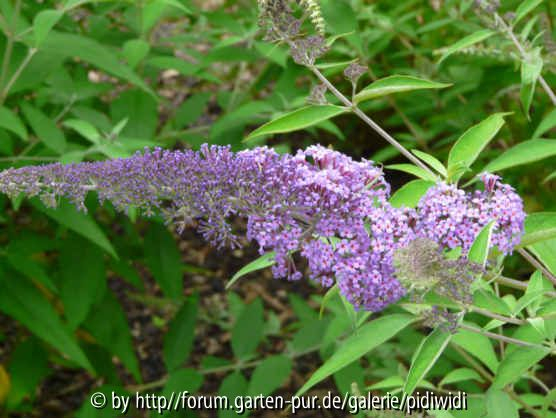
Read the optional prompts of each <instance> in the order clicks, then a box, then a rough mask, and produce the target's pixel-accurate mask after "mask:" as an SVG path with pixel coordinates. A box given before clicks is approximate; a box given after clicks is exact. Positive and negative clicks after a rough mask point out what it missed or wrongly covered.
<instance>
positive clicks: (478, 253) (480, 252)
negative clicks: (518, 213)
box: [467, 221, 495, 267]
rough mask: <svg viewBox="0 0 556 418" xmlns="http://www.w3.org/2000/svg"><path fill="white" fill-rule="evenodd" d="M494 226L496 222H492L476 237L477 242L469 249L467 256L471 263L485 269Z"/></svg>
mask: <svg viewBox="0 0 556 418" xmlns="http://www.w3.org/2000/svg"><path fill="white" fill-rule="evenodd" d="M494 226H495V222H494V221H491V222H489V223H488V224H487V225H485V226H484V227H483V229H481V232H479V233H478V234H477V236H476V237H475V241H473V244H472V245H471V248H469V253H468V254H467V258H469V260H470V261H473V262H475V263H477V264H480V265H481V266H483V267H485V265H486V262H487V258H488V252H489V249H490V242H491V238H492V231H493V229H494Z"/></svg>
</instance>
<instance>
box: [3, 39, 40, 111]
mask: <svg viewBox="0 0 556 418" xmlns="http://www.w3.org/2000/svg"><path fill="white" fill-rule="evenodd" d="M36 53H37V49H36V48H29V51H28V52H27V55H26V56H25V58H24V59H23V61H22V62H21V64H20V65H19V67H18V68H17V70H16V71H15V73H14V74H13V75H12V78H10V81H8V83H7V84H6V86H5V87H4V88H3V89H2V92H1V93H0V105H2V104H3V103H4V101H5V100H6V98H7V97H8V94H9V93H10V90H11V88H12V87H13V85H14V84H15V82H16V81H17V79H18V78H19V76H20V75H21V73H22V72H23V70H24V69H25V67H27V65H28V64H29V62H30V61H31V59H32V58H33V56H34V55H35V54H36Z"/></svg>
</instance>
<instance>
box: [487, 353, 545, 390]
mask: <svg viewBox="0 0 556 418" xmlns="http://www.w3.org/2000/svg"><path fill="white" fill-rule="evenodd" d="M548 353H550V349H548V348H546V349H543V348H537V347H517V348H516V349H515V350H513V351H512V352H511V353H509V354H507V355H506V356H505V357H504V359H503V360H502V361H501V362H500V365H499V366H498V371H497V373H496V376H494V381H493V382H492V387H493V388H495V389H503V388H504V387H505V386H506V385H509V384H511V383H515V382H517V381H518V380H519V379H520V378H522V377H523V375H524V374H525V372H526V371H527V370H528V369H529V368H530V367H532V366H534V365H535V364H537V363H538V362H539V361H541V360H542V359H543V358H545V357H546V356H547V355H548Z"/></svg>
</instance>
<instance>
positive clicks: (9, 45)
mask: <svg viewBox="0 0 556 418" xmlns="http://www.w3.org/2000/svg"><path fill="white" fill-rule="evenodd" d="M20 9H21V0H17V1H16V2H15V8H14V12H13V16H12V22H11V25H10V27H9V28H6V30H9V33H8V34H7V35H8V39H7V41H6V49H5V50H4V58H3V60H2V72H1V73H0V88H3V87H4V80H5V79H6V77H7V75H8V70H9V68H10V61H11V59H12V51H13V46H14V36H15V35H14V34H15V29H16V27H17V20H18V19H19V11H20ZM6 23H7V22H6ZM2 103H3V100H1V99H0V105H1V104H2Z"/></svg>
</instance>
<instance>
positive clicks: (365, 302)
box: [0, 144, 524, 311]
mask: <svg viewBox="0 0 556 418" xmlns="http://www.w3.org/2000/svg"><path fill="white" fill-rule="evenodd" d="M483 181H484V183H485V190H484V191H477V192H475V193H465V192H463V191H461V190H458V189H457V188H456V187H455V186H449V185H446V184H443V183H441V184H439V185H437V186H435V187H433V188H431V189H430V190H429V192H428V193H427V194H426V196H425V197H424V198H423V199H422V200H421V202H420V203H419V206H418V208H417V210H413V209H407V208H394V207H392V206H391V205H390V204H389V203H388V198H389V196H390V186H389V184H388V183H387V182H386V181H385V179H384V176H383V174H382V170H381V169H380V168H378V167H376V166H375V165H374V164H373V163H372V162H371V161H366V160H362V161H354V160H353V159H351V158H350V157H348V156H346V155H344V154H341V153H339V152H336V151H332V150H330V149H327V148H324V147H322V146H319V145H317V146H311V147H309V148H307V149H306V150H304V151H298V152H297V154H294V155H279V154H277V153H276V152H275V151H273V150H272V149H270V148H267V147H259V148H255V149H252V150H245V151H241V152H237V153H234V152H232V151H231V150H230V148H229V147H219V146H208V145H206V144H205V145H203V146H202V147H201V150H200V151H197V152H196V151H191V150H188V151H169V150H162V149H159V148H157V149H154V150H152V151H149V150H145V152H144V153H137V154H136V155H134V156H133V157H131V158H126V159H115V160H111V161H104V162H85V163H79V164H69V165H61V164H50V165H43V166H30V167H24V168H20V169H8V170H5V171H3V172H0V192H2V193H5V194H7V195H9V196H11V197H16V196H18V195H20V194H25V195H27V196H38V197H39V198H40V199H41V200H42V201H43V202H44V203H45V204H46V205H48V206H51V207H55V206H56V205H57V204H58V201H59V199H60V198H66V199H69V200H70V201H71V202H72V203H74V204H75V205H76V206H77V207H78V208H80V209H82V210H86V207H85V204H84V200H85V197H86V195H87V193H88V192H89V191H92V190H94V191H95V192H96V193H97V194H98V198H99V200H100V201H101V202H103V201H110V202H111V203H112V204H113V205H114V207H115V208H116V209H118V210H120V211H124V212H125V211H127V210H129V209H130V208H138V209H140V210H141V211H142V212H143V213H144V214H145V215H147V216H150V215H152V214H154V213H161V214H162V215H163V216H164V217H165V219H166V220H167V222H168V223H170V224H172V225H174V226H176V227H178V229H182V228H184V227H185V226H187V225H191V224H197V225H198V229H199V231H200V232H201V233H202V235H203V236H204V238H205V239H206V240H207V241H208V242H210V243H211V244H212V245H214V246H216V247H224V246H227V247H232V248H234V247H237V246H239V245H240V240H239V237H238V236H237V235H236V234H235V233H234V231H233V228H232V224H231V222H230V218H231V217H232V216H242V217H244V218H246V219H247V238H248V239H249V240H253V241H255V242H257V244H258V245H259V251H260V252H261V254H262V253H264V252H267V251H273V252H275V254H276V255H275V264H274V265H273V267H272V271H273V274H274V276H275V277H277V278H287V279H289V280H298V279H300V278H301V277H302V273H301V272H300V270H299V265H298V261H297V259H298V258H299V257H298V256H297V255H299V256H301V258H303V259H305V260H306V262H307V264H308V268H309V276H310V277H311V279H313V280H315V281H316V282H318V283H320V284H322V285H323V286H325V287H329V286H331V285H333V284H334V282H337V283H338V286H339V288H340V291H341V293H342V294H343V295H344V296H345V297H346V298H347V299H348V300H349V301H350V302H351V303H353V304H354V305H355V306H356V307H357V308H363V309H367V310H372V311H378V310H380V309H382V308H384V307H385V306H387V305H389V304H391V303H393V302H395V301H396V300H398V299H399V298H400V297H402V296H403V295H404V294H405V292H406V287H404V286H402V284H401V283H400V281H399V280H398V279H397V278H396V269H395V267H394V256H395V254H396V251H397V250H399V249H404V248H408V247H409V248H411V246H410V245H409V244H410V243H412V242H416V241H415V239H416V238H418V237H421V236H425V237H428V238H429V239H431V240H433V241H434V242H436V243H438V245H440V247H441V248H446V247H447V248H454V247H455V246H458V245H461V246H462V247H463V249H464V250H467V249H468V248H469V246H470V245H471V243H472V242H473V240H474V239H475V236H476V235H477V233H478V232H479V231H480V229H481V227H482V226H484V225H486V224H487V223H488V222H490V221H491V220H494V221H495V222H496V228H495V230H494V235H493V243H494V244H495V245H497V246H498V247H499V248H500V249H501V250H502V251H505V252H509V251H511V249H512V248H513V246H514V245H515V244H516V243H517V242H518V241H519V238H520V236H521V233H522V230H523V218H524V213H523V207H522V203H521V200H520V199H519V197H518V196H517V195H516V194H515V193H514V192H513V189H512V188H511V187H510V186H507V185H504V184H502V183H500V182H499V179H498V178H497V177H496V176H492V175H485V176H483ZM435 245H436V244H435ZM397 254H398V261H399V254H404V253H403V252H402V253H400V252H398V253H397ZM405 258H406V259H408V260H409V259H410V258H407V257H405ZM398 264H399V263H398ZM406 264H407V263H406ZM450 266H451V269H452V270H454V271H455V270H457V271H459V270H458V269H457V268H456V267H457V266H456V265H450ZM398 268H399V266H398ZM399 274H401V275H402V276H403V269H401V270H400V271H399ZM439 277H440V276H439ZM442 277H443V276H442ZM403 280H404V278H403V277H402V281H403ZM454 289H455V288H454ZM458 289H459V288H458ZM458 289H456V290H458ZM452 290H453V289H452V288H450V289H448V290H447V291H446V292H444V293H449V294H451V295H452V296H454V297H455V296H458V295H457V294H456V293H458V292H456V291H452ZM464 293H465V292H464ZM458 297H459V296H458Z"/></svg>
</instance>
